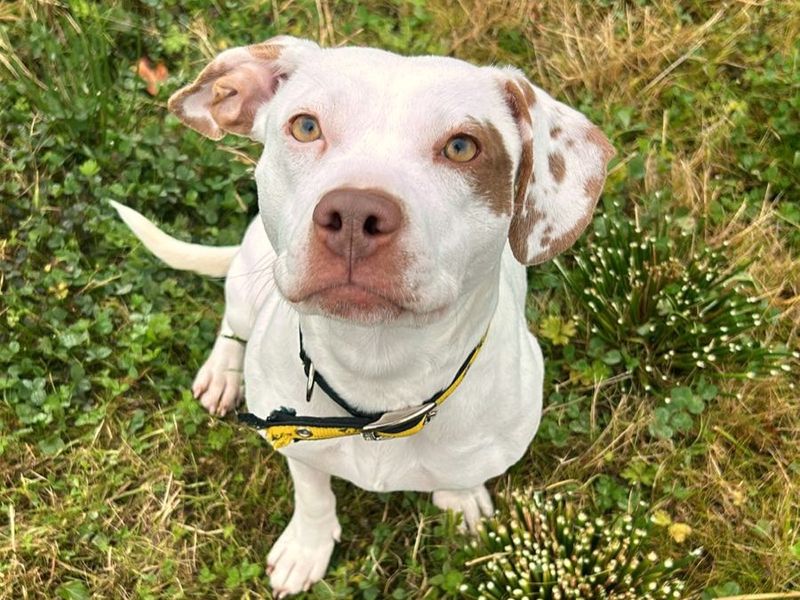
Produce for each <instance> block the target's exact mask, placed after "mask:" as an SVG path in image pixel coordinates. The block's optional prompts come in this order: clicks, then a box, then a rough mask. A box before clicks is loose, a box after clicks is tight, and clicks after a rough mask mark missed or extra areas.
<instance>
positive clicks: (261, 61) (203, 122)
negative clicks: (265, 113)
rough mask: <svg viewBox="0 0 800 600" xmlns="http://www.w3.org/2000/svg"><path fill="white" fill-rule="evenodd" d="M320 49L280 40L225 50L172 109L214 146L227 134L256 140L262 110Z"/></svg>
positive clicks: (304, 42) (171, 101)
mask: <svg viewBox="0 0 800 600" xmlns="http://www.w3.org/2000/svg"><path fill="white" fill-rule="evenodd" d="M318 48H319V47H318V46H317V45H316V44H314V43H313V42H310V41H307V40H301V39H298V38H293V37H289V36H280V37H275V38H271V39H269V40H267V41H266V42H262V43H260V44H253V45H251V46H242V47H239V48H231V49H230V50H225V51H224V52H222V53H221V54H219V56H217V57H216V58H215V59H214V60H213V61H211V63H210V64H209V65H208V66H206V68H205V69H203V70H202V71H201V72H200V75H198V76H197V79H195V80H194V83H192V84H191V85H187V86H186V87H184V88H181V89H180V90H178V91H177V92H175V93H174V94H173V95H172V97H170V99H169V103H168V106H169V109H170V111H172V112H173V113H175V115H176V116H177V117H178V118H179V119H180V120H181V121H183V122H184V123H185V124H186V125H188V126H189V127H191V128H192V129H194V130H196V131H199V132H200V133H202V134H203V135H205V136H206V137H209V138H211V139H212V140H218V139H220V138H221V137H222V136H224V135H225V133H236V134H239V135H245V136H248V137H252V138H257V137H258V135H257V134H256V133H255V132H253V120H254V119H255V116H256V112H258V109H259V108H260V107H261V106H262V105H263V104H264V102H266V101H267V100H269V99H270V98H271V97H272V96H273V95H274V94H275V91H276V90H277V88H278V85H279V84H280V82H281V81H282V80H283V79H285V78H286V77H288V76H289V75H290V74H291V72H292V71H293V70H294V69H295V68H296V66H297V64H298V62H299V61H300V60H301V58H302V56H303V55H304V54H305V53H306V52H308V51H310V50H317V49H318Z"/></svg>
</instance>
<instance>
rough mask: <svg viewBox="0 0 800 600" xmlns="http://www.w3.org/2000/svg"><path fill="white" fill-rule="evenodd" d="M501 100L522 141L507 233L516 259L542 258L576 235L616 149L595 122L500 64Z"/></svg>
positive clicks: (588, 215) (588, 217)
mask: <svg viewBox="0 0 800 600" xmlns="http://www.w3.org/2000/svg"><path fill="white" fill-rule="evenodd" d="M504 73H505V75H506V78H505V80H504V83H503V87H504V92H505V95H506V102H507V103H508V106H509V108H510V109H511V114H512V115H513V117H514V120H515V121H516V124H517V128H518V130H519V135H520V138H521V141H522V149H521V156H520V158H519V163H518V164H519V167H518V169H517V175H516V180H515V188H514V211H513V214H512V217H511V227H510V229H509V233H508V237H509V241H510V244H511V250H512V251H513V252H514V256H515V257H516V258H517V260H518V261H519V262H521V263H523V264H526V265H534V264H538V263H541V262H544V261H546V260H548V259H550V258H552V257H553V256H555V255H556V254H558V253H560V252H562V251H564V250H566V249H567V248H569V247H570V246H571V245H572V244H574V243H575V241H576V240H577V239H578V237H579V236H580V234H581V233H582V232H583V230H584V229H585V228H586V226H587V225H588V224H589V221H590V220H591V218H592V212H593V211H594V207H595V204H597V199H598V198H599V197H600V193H601V192H602V191H603V183H604V182H605V179H606V165H607V164H608V161H609V160H611V158H612V157H613V156H614V155H615V154H616V152H615V151H614V148H613V147H612V146H611V144H610V143H609V142H608V139H607V138H606V136H605V134H603V132H602V131H601V130H600V128H599V127H597V126H595V125H593V124H592V123H591V122H590V121H589V120H588V119H587V118H586V117H585V116H583V115H582V114H581V113H579V112H578V111H576V110H574V109H572V108H570V107H568V106H567V105H566V104H562V103H561V102H558V101H557V100H554V99H553V98H551V97H550V96H548V95H547V94H546V93H545V92H544V91H542V90H541V89H539V88H538V87H536V86H534V85H533V84H531V83H530V82H529V81H528V80H527V79H526V78H525V77H524V76H523V75H522V73H521V72H520V71H518V70H516V69H511V68H507V69H504Z"/></svg>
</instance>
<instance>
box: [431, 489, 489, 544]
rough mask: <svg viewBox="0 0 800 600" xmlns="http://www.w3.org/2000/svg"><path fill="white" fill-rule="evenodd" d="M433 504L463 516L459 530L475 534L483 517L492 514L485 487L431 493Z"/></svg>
mask: <svg viewBox="0 0 800 600" xmlns="http://www.w3.org/2000/svg"><path fill="white" fill-rule="evenodd" d="M433 503H434V505H436V506H438V507H439V508H441V509H442V510H452V511H453V512H459V513H461V514H462V515H463V519H462V520H461V524H460V526H459V528H460V529H461V530H462V531H463V530H465V529H468V530H469V531H470V533H475V531H476V529H477V527H478V523H479V522H480V520H481V519H482V518H483V517H490V516H492V513H493V512H494V506H493V505H492V499H491V497H490V496H489V492H488V491H487V489H486V486H483V485H479V486H478V487H474V488H472V489H469V490H441V491H438V492H433Z"/></svg>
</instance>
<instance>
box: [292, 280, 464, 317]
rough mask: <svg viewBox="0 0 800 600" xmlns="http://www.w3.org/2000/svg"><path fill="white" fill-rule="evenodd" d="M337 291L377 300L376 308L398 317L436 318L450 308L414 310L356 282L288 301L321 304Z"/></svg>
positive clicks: (324, 289)
mask: <svg viewBox="0 0 800 600" xmlns="http://www.w3.org/2000/svg"><path fill="white" fill-rule="evenodd" d="M337 291H338V292H343V293H347V292H356V293H362V294H364V295H365V296H368V297H371V298H372V299H375V300H377V301H378V302H376V303H375V307H377V306H378V305H379V304H382V305H383V306H384V307H387V306H388V307H389V308H391V309H393V310H395V311H397V314H398V315H400V314H410V315H413V316H414V317H422V318H429V317H432V316H435V315H439V314H441V313H443V312H445V311H446V310H447V309H448V308H449V307H450V305H449V304H444V305H442V306H437V307H435V308H432V309H427V310H419V309H417V308H414V307H413V306H409V304H408V302H407V301H404V300H401V299H397V298H392V297H391V296H388V295H387V294H386V293H385V292H381V291H380V290H377V289H375V288H373V287H370V286H368V285H363V284H360V283H354V282H339V283H332V284H329V285H325V286H322V287H319V288H315V289H313V290H310V291H308V292H306V293H304V294H303V295H302V296H301V297H295V298H287V300H289V302H291V303H293V304H304V303H308V302H319V300H320V299H324V296H325V295H326V294H329V295H330V294H335V293H337ZM284 297H285V296H284Z"/></svg>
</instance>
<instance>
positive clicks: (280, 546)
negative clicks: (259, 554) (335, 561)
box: [267, 516, 342, 598]
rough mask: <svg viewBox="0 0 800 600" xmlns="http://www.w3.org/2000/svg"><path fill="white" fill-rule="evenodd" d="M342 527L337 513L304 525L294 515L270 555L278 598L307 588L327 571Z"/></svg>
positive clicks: (271, 570) (268, 557) (269, 568)
mask: <svg viewBox="0 0 800 600" xmlns="http://www.w3.org/2000/svg"><path fill="white" fill-rule="evenodd" d="M341 533H342V529H341V527H340V526H339V521H338V520H337V519H336V516H333V518H332V519H330V520H327V519H326V522H325V524H322V525H320V524H319V523H317V524H315V525H313V526H312V525H301V522H300V520H299V519H298V518H297V517H296V516H294V517H292V520H291V521H290V522H289V525H288V526H287V527H286V529H285V530H284V532H283V533H282V534H281V536H280V537H279V538H278V541H277V542H275V545H274V546H272V550H270V551H269V556H267V573H269V583H270V586H272V591H273V592H274V593H275V597H276V598H285V597H286V596H291V595H292V594H299V593H300V592H305V591H307V590H308V589H309V588H310V587H311V586H312V585H314V584H315V583H316V582H317V581H319V580H320V579H322V577H323V575H325V570H326V569H327V568H328V562H329V561H330V559H331V553H332V552H333V544H334V542H338V541H339V537H340V536H341Z"/></svg>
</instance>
